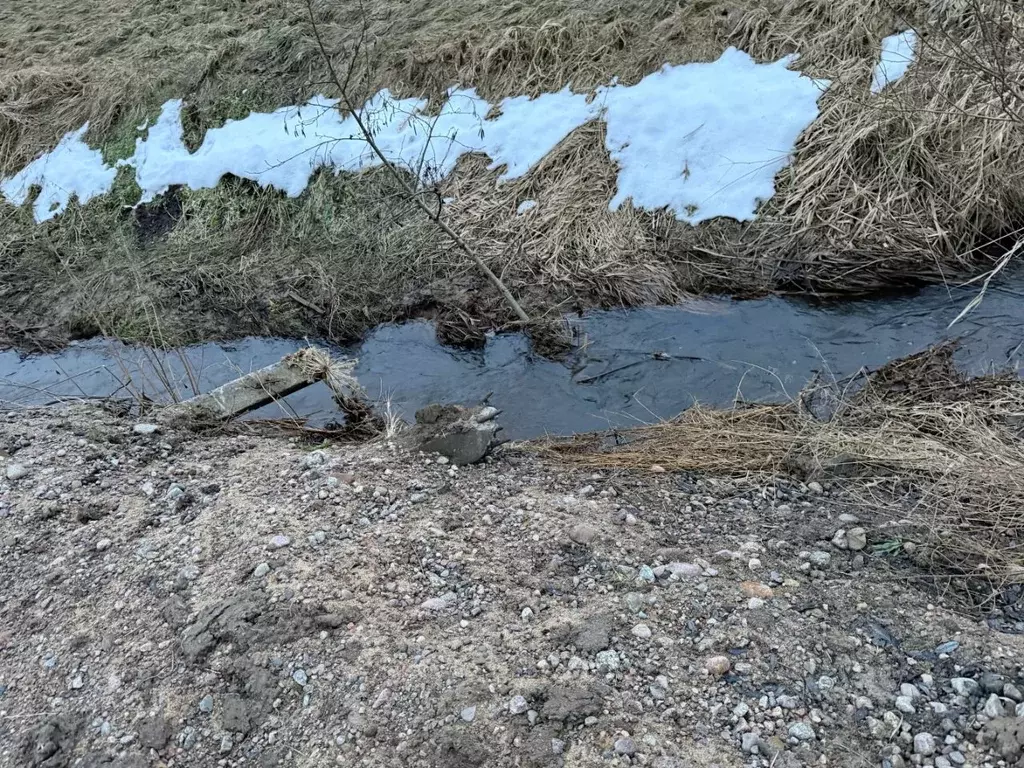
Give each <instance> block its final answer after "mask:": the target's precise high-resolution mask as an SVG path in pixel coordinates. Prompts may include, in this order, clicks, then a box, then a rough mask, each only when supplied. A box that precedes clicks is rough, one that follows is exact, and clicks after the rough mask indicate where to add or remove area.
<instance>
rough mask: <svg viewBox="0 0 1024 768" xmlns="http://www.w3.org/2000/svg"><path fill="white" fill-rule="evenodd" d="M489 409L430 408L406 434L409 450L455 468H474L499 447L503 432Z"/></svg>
mask: <svg viewBox="0 0 1024 768" xmlns="http://www.w3.org/2000/svg"><path fill="white" fill-rule="evenodd" d="M497 415H498V409H497V408H492V407H490V406H483V407H476V408H464V407H462V406H460V405H437V404H434V405H428V406H426V407H425V408H421V409H420V410H418V411H417V412H416V423H415V424H414V425H413V427H412V428H411V429H410V430H409V431H408V432H407V433H406V436H405V441H406V445H407V446H408V447H409V449H410V450H414V451H423V452H424V453H439V454H441V455H442V456H445V457H447V458H448V459H449V460H450V461H451V462H452V463H454V464H474V463H476V462H478V461H480V459H482V458H483V457H484V456H486V455H487V453H488V451H490V450H491V448H492V447H494V445H495V444H496V443H497V433H498V431H499V430H500V429H501V427H500V426H499V425H498V423H497V422H496V421H494V417H495V416H497Z"/></svg>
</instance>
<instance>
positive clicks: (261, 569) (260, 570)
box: [252, 563, 270, 579]
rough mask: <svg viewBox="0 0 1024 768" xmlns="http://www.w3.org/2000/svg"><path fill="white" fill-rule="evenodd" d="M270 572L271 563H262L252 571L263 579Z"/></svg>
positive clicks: (255, 575) (256, 576)
mask: <svg viewBox="0 0 1024 768" xmlns="http://www.w3.org/2000/svg"><path fill="white" fill-rule="evenodd" d="M268 573H270V563H260V564H259V565H257V566H256V567H255V568H254V569H253V571H252V575H253V576H254V577H255V578H257V579H262V578H263V577H264V576H266V575H267V574H268Z"/></svg>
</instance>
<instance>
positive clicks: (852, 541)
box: [846, 528, 868, 552]
mask: <svg viewBox="0 0 1024 768" xmlns="http://www.w3.org/2000/svg"><path fill="white" fill-rule="evenodd" d="M846 544H847V546H848V547H849V548H850V549H852V550H854V551H855V552H856V551H860V550H862V549H864V547H866V546H867V545H868V532H867V531H865V530H864V529H863V528H851V529H850V530H848V531H847V532H846Z"/></svg>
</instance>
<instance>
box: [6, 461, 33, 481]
mask: <svg viewBox="0 0 1024 768" xmlns="http://www.w3.org/2000/svg"><path fill="white" fill-rule="evenodd" d="M6 474H7V479H8V480H12V481H13V480H21V478H23V477H26V476H27V475H28V468H27V467H26V466H24V465H23V464H8V465H7V472H6Z"/></svg>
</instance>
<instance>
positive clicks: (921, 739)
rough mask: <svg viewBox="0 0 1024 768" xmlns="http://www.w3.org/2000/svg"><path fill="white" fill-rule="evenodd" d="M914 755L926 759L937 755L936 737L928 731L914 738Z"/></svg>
mask: <svg viewBox="0 0 1024 768" xmlns="http://www.w3.org/2000/svg"><path fill="white" fill-rule="evenodd" d="M914 753H915V754H918V755H922V756H924V757H931V756H932V755H934V754H935V737H934V736H932V735H931V734H930V733H928V732H927V731H923V732H921V733H919V734H917V735H915V736H914Z"/></svg>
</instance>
